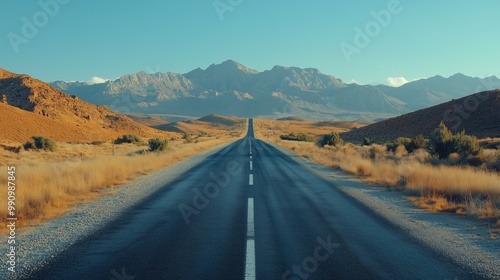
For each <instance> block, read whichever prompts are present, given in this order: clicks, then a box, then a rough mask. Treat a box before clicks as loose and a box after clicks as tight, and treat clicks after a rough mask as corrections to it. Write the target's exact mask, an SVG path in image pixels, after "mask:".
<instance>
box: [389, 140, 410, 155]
mask: <svg viewBox="0 0 500 280" xmlns="http://www.w3.org/2000/svg"><path fill="white" fill-rule="evenodd" d="M410 144H411V138H407V137H398V138H397V139H396V140H394V141H393V142H391V143H389V144H387V150H388V151H392V152H395V151H396V149H397V148H398V147H399V146H404V147H405V148H406V150H407V151H408V147H409V146H410ZM408 152H409V151H408Z"/></svg>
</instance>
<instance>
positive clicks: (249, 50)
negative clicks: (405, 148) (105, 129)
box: [0, 0, 500, 83]
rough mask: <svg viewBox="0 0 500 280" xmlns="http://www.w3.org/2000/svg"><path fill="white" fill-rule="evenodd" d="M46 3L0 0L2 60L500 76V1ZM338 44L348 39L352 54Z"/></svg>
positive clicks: (110, 71)
mask: <svg viewBox="0 0 500 280" xmlns="http://www.w3.org/2000/svg"><path fill="white" fill-rule="evenodd" d="M54 1H57V0H41V2H38V1H2V4H1V5H0V6H1V11H2V16H1V17H0V35H1V37H0V49H1V52H0V67H1V68H5V69H7V70H10V71H13V72H17V73H27V74H30V75H32V76H34V77H37V78H39V79H42V80H44V81H55V80H66V81H70V80H82V81H88V80H90V79H91V78H92V77H94V76H97V77H103V78H111V79H113V78H116V77H119V76H121V75H124V74H130V73H135V72H139V71H146V72H156V71H158V70H159V71H161V72H168V71H171V72H178V73H185V72H188V71H190V70H192V69H195V68H197V67H201V68H206V67H208V66H209V65H210V64H212V63H220V62H222V61H224V60H227V59H233V60H236V61H238V62H240V63H242V64H244V65H246V66H248V67H250V68H253V69H256V70H259V71H263V70H266V69H271V68H272V67H273V66H274V65H283V66H298V67H313V68H318V69H319V70H320V71H322V72H323V73H326V74H330V75H333V76H336V77H338V78H341V79H343V80H344V81H346V82H351V81H352V80H356V81H358V82H361V83H387V78H388V77H405V79H407V80H412V79H416V78H421V77H430V76H434V75H438V74H439V75H443V76H450V75H452V74H455V73H457V72H461V73H464V74H466V75H470V76H478V77H486V76H491V75H496V76H498V77H500V51H499V50H500V36H499V35H498V34H499V30H500V20H498V12H499V11H500V1H498V0H483V1H472V0H470V1H466V0H464V1H452V0H442V1H435V0H418V1H417V0H415V1H411V0H400V1H397V0H376V1H375V0H373V1H367V0H363V1H361V0H342V1H341V0H316V1H284V0H279V1H264V0H252V1H250V0H220V1H219V2H218V3H219V4H220V3H226V5H231V4H230V3H233V4H238V5H234V7H231V9H232V11H226V12H224V13H222V17H223V19H221V17H220V16H219V14H218V13H217V11H216V9H215V8H214V1H213V0H202V1H201V0H183V1H164V0H163V1H160V0H158V1H154V0H151V1H117V0H109V1H108V0H107V1H96V0H87V1H76V0H64V1H63V0H58V1H60V2H61V3H60V4H58V11H56V12H54V13H52V12H51V11H50V9H49V11H48V12H47V11H44V9H43V8H42V6H41V5H40V3H51V2H52V3H54ZM391 1H395V2H391ZM62 2H68V3H65V4H62ZM397 2H399V5H400V6H399V7H398V8H397V9H392V11H389V9H388V4H390V3H392V4H397ZM56 3H58V2H56ZM220 8H221V9H224V6H220ZM226 8H227V6H226ZM53 9H54V8H53ZM56 10H57V9H56ZM381 10H388V13H390V14H391V19H390V20H389V21H387V22H382V24H378V23H377V24H375V25H374V24H373V22H372V21H374V17H373V15H372V14H371V12H372V11H381ZM395 11H396V13H394V12H395ZM23 18H25V19H26V20H27V21H28V22H29V24H26V22H25V21H23ZM30 24H33V25H35V27H37V25H38V27H37V29H38V30H37V31H35V32H33V30H29V28H26V25H30ZM377 25H378V27H379V28H378V27H377ZM382 25H383V26H382ZM367 26H369V27H371V28H372V29H371V36H372V37H371V38H370V42H369V43H366V42H364V43H363V44H359V42H358V45H356V43H355V42H354V38H355V35H356V31H355V28H356V27H359V28H360V29H361V30H365V28H366V27H367ZM23 27H24V29H25V30H24V31H26V30H27V32H25V33H26V34H24V35H23ZM363 32H365V31H363ZM13 34H15V35H13ZM25 35H28V36H25ZM28 37H31V38H28ZM20 38H22V39H20ZM14 39H15V40H14ZM12 42H14V43H12ZM342 42H344V43H345V44H344V46H346V44H348V45H350V46H352V47H356V48H357V52H356V53H353V54H352V55H351V56H350V61H349V60H348V59H346V56H345V55H344V54H343V51H342V49H341V47H340V46H341V44H342ZM13 45H14V47H13ZM16 48H17V50H18V52H17V53H16V52H15V49H16Z"/></svg>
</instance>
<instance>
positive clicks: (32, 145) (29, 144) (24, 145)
mask: <svg viewBox="0 0 500 280" xmlns="http://www.w3.org/2000/svg"><path fill="white" fill-rule="evenodd" d="M23 148H24V149H25V150H29V149H35V144H33V142H29V141H28V142H26V143H24V144H23Z"/></svg>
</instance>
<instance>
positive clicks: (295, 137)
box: [280, 132, 314, 142]
mask: <svg viewBox="0 0 500 280" xmlns="http://www.w3.org/2000/svg"><path fill="white" fill-rule="evenodd" d="M280 139H281V140H289V141H299V142H314V137H312V136H310V135H307V134H304V133H298V134H295V133H293V132H290V133H289V134H286V135H281V136H280Z"/></svg>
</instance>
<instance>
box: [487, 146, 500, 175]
mask: <svg viewBox="0 0 500 280" xmlns="http://www.w3.org/2000/svg"><path fill="white" fill-rule="evenodd" d="M488 166H489V168H490V169H495V170H496V171H500V151H498V152H497V153H496V155H495V157H494V158H493V159H492V160H491V161H490V162H489V164H488Z"/></svg>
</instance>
